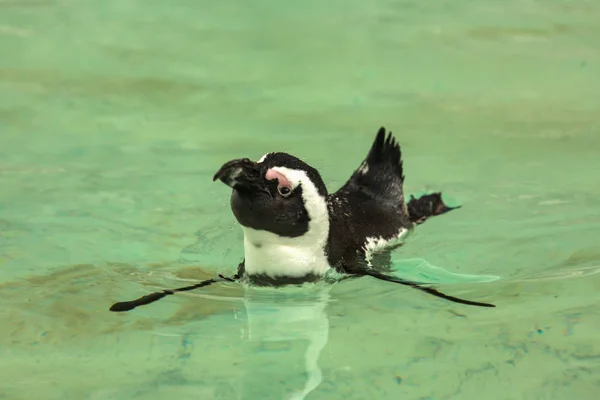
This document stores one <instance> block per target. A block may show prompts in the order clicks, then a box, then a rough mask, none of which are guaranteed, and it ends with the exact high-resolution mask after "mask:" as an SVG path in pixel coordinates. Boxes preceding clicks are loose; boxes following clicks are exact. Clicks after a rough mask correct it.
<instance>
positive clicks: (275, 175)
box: [265, 169, 292, 188]
mask: <svg viewBox="0 0 600 400" xmlns="http://www.w3.org/2000/svg"><path fill="white" fill-rule="evenodd" d="M265 178H267V180H268V181H272V180H273V179H277V182H278V184H279V186H286V187H289V188H291V187H292V185H291V184H290V182H289V181H288V180H287V179H286V177H285V176H283V174H282V173H280V172H277V171H274V170H272V169H270V170H268V171H267V174H266V175H265Z"/></svg>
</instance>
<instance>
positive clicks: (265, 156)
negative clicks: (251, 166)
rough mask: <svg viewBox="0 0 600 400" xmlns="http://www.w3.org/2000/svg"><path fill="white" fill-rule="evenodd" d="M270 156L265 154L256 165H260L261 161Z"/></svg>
mask: <svg viewBox="0 0 600 400" xmlns="http://www.w3.org/2000/svg"><path fill="white" fill-rule="evenodd" d="M269 154H271V153H267V154H265V155H264V156H262V157H261V158H260V159H259V160H258V164H260V163H262V162H263V161H265V158H267V156H268V155H269Z"/></svg>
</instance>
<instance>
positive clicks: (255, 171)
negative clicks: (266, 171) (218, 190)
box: [213, 158, 264, 190]
mask: <svg viewBox="0 0 600 400" xmlns="http://www.w3.org/2000/svg"><path fill="white" fill-rule="evenodd" d="M217 179H219V180H220V181H221V182H223V183H224V184H226V185H227V186H229V187H231V188H232V189H236V190H237V189H251V188H253V187H254V188H256V189H259V190H261V189H263V190H264V185H263V184H264V182H263V179H262V176H261V173H260V168H259V166H258V164H257V163H255V162H253V161H250V160H249V159H247V158H242V159H239V160H232V161H229V162H226V163H225V164H223V166H222V167H221V168H220V169H219V170H218V171H217V173H216V174H215V176H214V177H213V181H216V180H217Z"/></svg>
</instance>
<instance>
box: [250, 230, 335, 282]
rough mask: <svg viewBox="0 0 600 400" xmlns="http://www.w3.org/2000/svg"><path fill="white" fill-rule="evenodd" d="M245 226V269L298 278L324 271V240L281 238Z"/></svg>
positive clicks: (326, 265)
mask: <svg viewBox="0 0 600 400" xmlns="http://www.w3.org/2000/svg"><path fill="white" fill-rule="evenodd" d="M243 229H244V256H245V268H246V273H248V274H250V275H255V274H258V275H260V274H265V275H268V276H269V277H273V278H274V277H284V276H285V277H293V278H299V277H303V276H306V275H309V274H314V275H323V274H325V273H326V272H327V270H329V269H330V267H329V263H328V262H327V258H326V257H325V253H324V245H325V244H324V243H318V242H317V243H315V242H314V241H311V240H309V238H305V237H298V238H284V237H280V236H277V235H275V234H273V233H270V232H265V231H257V230H254V229H250V228H245V227H244V228H243Z"/></svg>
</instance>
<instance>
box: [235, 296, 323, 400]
mask: <svg viewBox="0 0 600 400" xmlns="http://www.w3.org/2000/svg"><path fill="white" fill-rule="evenodd" d="M330 290H331V287H313V288H310V289H307V288H306V287H301V288H285V289H283V290H277V291H273V290H272V289H270V290H269V289H266V290H265V289H256V288H249V289H248V290H247V291H246V294H245V299H244V308H243V310H240V311H239V312H238V313H237V316H236V318H239V319H242V320H243V321H244V322H243V324H242V326H243V328H242V337H243V339H245V340H246V341H247V342H248V353H247V357H246V359H245V360H244V361H243V364H244V372H243V374H244V379H242V381H243V384H242V386H243V387H242V388H240V389H241V391H242V393H241V394H242V398H244V399H250V398H252V399H267V398H269V399H270V398H274V399H275V398H277V399H289V400H301V399H304V398H305V397H306V396H307V395H308V394H309V393H311V392H312V391H313V390H315V389H316V388H317V387H318V386H319V384H320V383H321V381H322V376H323V374H322V372H321V369H320V367H319V358H320V356H321V352H322V350H323V348H324V347H325V345H326V344H327V341H328V338H329V318H328V315H327V312H326V307H327V304H328V302H329V299H330V294H329V291H330Z"/></svg>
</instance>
